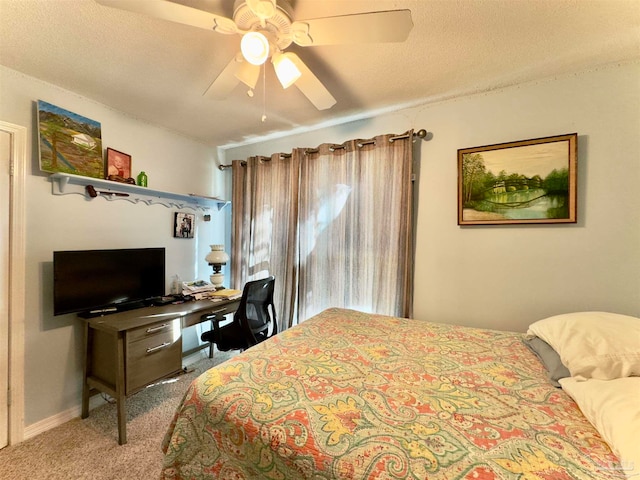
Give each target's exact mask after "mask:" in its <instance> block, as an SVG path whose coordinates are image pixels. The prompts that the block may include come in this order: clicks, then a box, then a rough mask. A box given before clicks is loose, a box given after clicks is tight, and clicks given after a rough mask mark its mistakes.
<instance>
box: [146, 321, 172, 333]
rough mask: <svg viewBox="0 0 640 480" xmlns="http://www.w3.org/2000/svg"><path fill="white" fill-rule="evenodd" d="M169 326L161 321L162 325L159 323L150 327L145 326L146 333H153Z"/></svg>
mask: <svg viewBox="0 0 640 480" xmlns="http://www.w3.org/2000/svg"><path fill="white" fill-rule="evenodd" d="M168 326H169V324H168V323H163V324H162V325H159V326H157V327H151V328H147V333H154V332H157V331H159V330H162V329H165V328H167V327H168Z"/></svg>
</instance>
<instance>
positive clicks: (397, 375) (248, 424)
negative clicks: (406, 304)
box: [162, 308, 624, 480]
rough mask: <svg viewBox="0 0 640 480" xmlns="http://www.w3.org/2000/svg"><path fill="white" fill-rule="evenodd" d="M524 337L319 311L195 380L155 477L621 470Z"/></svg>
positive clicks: (560, 475) (537, 475)
mask: <svg viewBox="0 0 640 480" xmlns="http://www.w3.org/2000/svg"><path fill="white" fill-rule="evenodd" d="M522 338H523V334H520V333H513V332H500V331H493V330H482V329H475V328H468V327H460V326H452V325H444V324H437V323H431V322H426V321H421V320H408V319H401V318H394V317H387V316H382V315H371V314H366V313H362V312H357V311H353V310H344V309H335V308H334V309H329V310H326V311H324V312H322V313H321V314H319V315H317V316H315V317H313V318H312V319H309V320H307V321H306V322H304V323H303V324H302V325H299V326H296V327H294V328H291V329H289V330H287V331H285V332H282V333H281V334H280V335H278V336H276V337H272V338H271V339H269V340H267V341H266V342H263V343H262V344H260V345H257V346H256V347H253V348H251V349H249V350H247V351H245V352H243V353H241V354H239V355H238V356H236V357H234V358H232V359H231V360H228V361H227V362H225V363H223V364H221V365H219V366H217V367H215V368H212V369H211V370H208V371H207V372H205V373H204V374H202V375H201V376H200V377H199V378H198V379H196V380H195V381H194V382H193V383H192V385H191V386H190V387H189V389H188V391H187V392H186V394H185V397H184V400H183V402H182V404H181V405H180V406H179V408H178V410H177V412H176V415H175V418H174V420H173V422H172V424H171V426H170V428H169V431H168V432H167V434H166V437H165V439H164V442H163V446H162V448H163V451H164V452H165V457H164V466H163V472H162V478H163V479H214V478H215V479H220V480H236V479H238V480H239V479H258V478H260V479H261V478H265V479H286V480H297V479H314V480H320V479H420V480H424V479H447V480H452V479H487V480H488V479H529V480H535V479H548V480H562V479H609V478H624V475H623V474H622V473H621V470H620V468H619V467H620V465H619V463H618V460H617V458H616V457H615V455H614V454H613V453H612V452H611V450H610V448H609V447H608V446H607V444H606V443H605V442H604V441H603V440H602V439H601V437H600V436H599V434H598V433H597V432H596V431H595V429H594V428H593V427H592V426H591V424H590V423H589V422H588V421H587V420H586V419H585V417H584V416H583V415H582V414H581V412H580V410H579V409H578V407H577V406H576V405H575V403H573V401H572V400H571V399H570V397H569V396H568V395H566V394H565V393H564V392H563V391H562V390H560V389H557V388H554V387H553V386H551V385H550V384H549V383H548V381H547V379H546V375H545V372H544V369H543V367H542V365H541V364H540V363H539V361H538V360H537V358H536V357H535V356H534V355H533V354H532V353H531V352H530V351H529V350H528V349H527V347H526V346H525V345H524V343H523V342H522Z"/></svg>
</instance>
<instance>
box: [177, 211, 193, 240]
mask: <svg viewBox="0 0 640 480" xmlns="http://www.w3.org/2000/svg"><path fill="white" fill-rule="evenodd" d="M195 229H196V216H195V214H193V213H184V212H176V213H175V214H174V217H173V236H174V237H175V238H193V234H194V233H195Z"/></svg>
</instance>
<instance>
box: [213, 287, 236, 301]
mask: <svg viewBox="0 0 640 480" xmlns="http://www.w3.org/2000/svg"><path fill="white" fill-rule="evenodd" d="M241 296H242V290H234V289H233V288H224V289H222V290H218V291H216V292H211V293H210V294H209V298H211V299H220V300H234V299H236V298H240V297H241Z"/></svg>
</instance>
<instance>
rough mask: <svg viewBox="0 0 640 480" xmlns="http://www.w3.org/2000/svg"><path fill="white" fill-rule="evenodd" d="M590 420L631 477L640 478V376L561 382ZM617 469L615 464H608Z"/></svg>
mask: <svg viewBox="0 0 640 480" xmlns="http://www.w3.org/2000/svg"><path fill="white" fill-rule="evenodd" d="M560 385H562V388H563V389H564V390H565V391H566V392H567V393H568V394H569V395H570V396H571V398H573V399H574V400H575V402H576V403H577V404H578V406H579V407H580V410H582V413H583V414H584V416H585V417H587V420H589V421H590V422H591V423H592V425H593V426H594V427H595V428H596V430H598V433H600V436H601V437H602V438H603V439H604V440H605V441H606V442H607V443H608V444H609V446H610V447H611V450H612V451H613V452H614V453H615V454H616V455H618V457H619V459H620V461H621V465H620V466H621V468H622V470H624V473H625V474H626V475H627V477H628V478H631V477H633V476H636V477H635V478H637V476H638V475H640V441H639V440H640V439H639V438H638V436H639V435H640V377H627V378H618V379H616V380H594V379H588V380H587V379H585V378H582V377H577V378H576V377H570V378H562V379H560ZM603 467H605V468H607V469H617V467H616V466H615V465H604V466H603Z"/></svg>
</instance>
